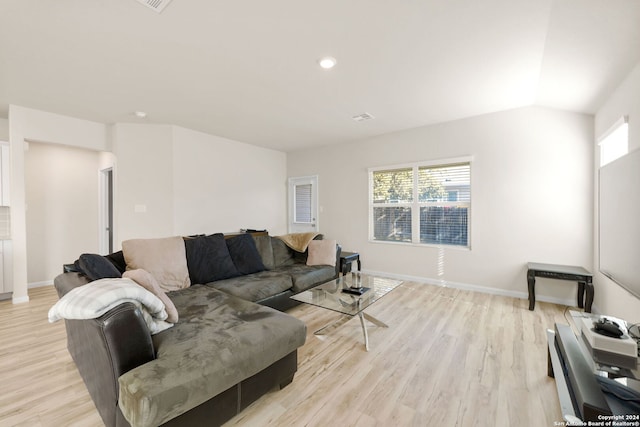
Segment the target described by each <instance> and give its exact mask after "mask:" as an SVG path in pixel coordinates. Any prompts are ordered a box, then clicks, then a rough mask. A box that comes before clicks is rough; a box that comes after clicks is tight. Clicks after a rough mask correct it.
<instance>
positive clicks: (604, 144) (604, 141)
mask: <svg viewBox="0 0 640 427" xmlns="http://www.w3.org/2000/svg"><path fill="white" fill-rule="evenodd" d="M598 145H599V146H600V167H602V166H604V165H606V164H608V163H611V162H613V161H614V160H616V159H619V158H620V157H622V156H624V155H625V154H627V153H628V152H629V118H628V117H627V116H623V117H620V118H619V119H618V120H616V122H615V123H614V124H613V125H611V127H610V128H609V129H607V131H605V132H604V133H603V134H602V135H600V137H599V138H598Z"/></svg>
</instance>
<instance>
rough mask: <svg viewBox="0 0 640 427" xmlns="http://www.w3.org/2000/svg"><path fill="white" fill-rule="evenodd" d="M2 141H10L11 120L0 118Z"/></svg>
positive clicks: (0, 136) (0, 138) (0, 139)
mask: <svg viewBox="0 0 640 427" xmlns="http://www.w3.org/2000/svg"><path fill="white" fill-rule="evenodd" d="M0 141H7V142H8V141H9V119H4V118H2V117H0Z"/></svg>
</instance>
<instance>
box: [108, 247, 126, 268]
mask: <svg viewBox="0 0 640 427" xmlns="http://www.w3.org/2000/svg"><path fill="white" fill-rule="evenodd" d="M104 257H105V258H106V259H108V260H109V261H111V263H112V264H113V265H115V266H116V268H117V269H118V271H119V272H120V273H124V272H125V271H127V263H126V261H125V260H124V254H123V253H122V251H118V252H114V253H112V254H109V255H105V256H104Z"/></svg>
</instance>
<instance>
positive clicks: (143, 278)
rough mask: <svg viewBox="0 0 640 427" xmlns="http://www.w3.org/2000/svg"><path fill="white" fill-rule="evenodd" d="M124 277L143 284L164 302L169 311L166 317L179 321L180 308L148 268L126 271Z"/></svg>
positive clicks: (175, 321) (169, 319)
mask: <svg viewBox="0 0 640 427" xmlns="http://www.w3.org/2000/svg"><path fill="white" fill-rule="evenodd" d="M122 277H125V278H129V279H131V280H133V281H134V282H136V283H137V284H138V285H140V286H142V287H143V288H145V289H146V290H148V291H149V292H151V293H152V294H154V295H155V296H157V297H158V298H159V299H160V301H162V303H163V304H164V309H165V310H166V312H167V318H166V319H165V320H166V321H167V322H169V323H177V322H178V310H177V309H176V306H175V304H173V301H171V299H170V298H169V297H168V296H167V294H165V293H164V291H163V290H162V289H161V288H160V285H158V282H157V280H156V279H155V278H154V277H153V276H152V275H151V274H150V273H149V272H148V271H146V270H143V269H141V268H138V269H137V270H129V271H125V272H124V274H123V275H122Z"/></svg>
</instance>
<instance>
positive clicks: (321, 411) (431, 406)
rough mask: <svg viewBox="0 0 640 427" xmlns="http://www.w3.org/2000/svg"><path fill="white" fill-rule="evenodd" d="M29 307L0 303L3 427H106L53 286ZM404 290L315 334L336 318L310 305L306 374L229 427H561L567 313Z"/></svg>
mask: <svg viewBox="0 0 640 427" xmlns="http://www.w3.org/2000/svg"><path fill="white" fill-rule="evenodd" d="M29 294H30V295H29V296H30V299H31V301H30V302H29V303H26V304H18V305H12V304H11V302H8V301H6V302H0V384H1V386H2V391H1V392H0V427H4V426H83V427H84V426H101V425H102V422H101V419H100V417H99V415H98V414H97V411H96V409H95V407H94V405H93V402H92V401H91V398H90V397H89V394H88V393H87V391H86V389H85V386H84V384H83V382H82V380H81V378H80V376H79V374H78V373H77V371H76V368H75V365H74V363H73V361H72V360H71V357H70V356H69V353H68V352H67V349H66V337H65V329H64V323H63V322H58V323H54V324H49V323H48V322H47V311H48V309H49V308H50V307H51V305H53V304H54V303H55V301H57V296H56V294H55V291H54V289H53V288H52V287H43V288H36V289H33V290H31V291H30V292H29ZM527 306H528V302H527V301H526V300H519V299H514V298H508V297H501V296H495V295H488V294H481V293H475V292H470V291H463V290H458V289H451V288H443V287H437V286H431V285H426V284H421V283H413V282H405V283H404V284H403V285H401V286H400V287H398V288H396V289H395V290H394V291H392V292H391V293H390V294H389V295H387V296H386V297H384V298H383V299H381V300H380V301H378V302H376V303H375V304H374V305H373V306H371V307H370V308H369V309H368V310H367V312H368V313H370V314H372V315H373V316H375V317H378V318H379V319H380V320H382V321H384V322H385V323H387V324H388V325H389V326H390V327H389V328H380V327H377V326H374V325H372V324H369V340H370V347H371V350H370V351H369V352H366V351H365V349H364V343H363V337H362V330H361V328H360V323H359V321H358V319H357V318H354V319H352V320H350V321H349V322H347V323H345V324H343V325H341V326H340V327H338V328H335V329H333V330H332V331H330V332H329V333H328V334H327V335H324V336H315V335H314V334H313V332H314V331H315V330H317V329H320V328H321V327H322V326H324V325H326V324H328V323H330V322H331V321H333V320H335V319H336V318H337V316H338V315H337V313H333V312H330V311H328V310H324V309H321V308H318V307H313V306H308V305H304V304H303V305H301V306H298V307H296V308H294V309H292V310H290V311H289V313H290V314H291V315H293V316H296V317H297V318H299V319H301V320H303V321H304V322H305V323H306V324H307V329H308V331H307V342H306V344H305V345H304V346H303V347H302V348H300V349H299V352H298V373H297V374H296V377H295V379H294V381H293V383H291V384H290V385H289V386H287V387H286V388H285V389H283V390H279V391H278V390H274V391H272V392H270V393H268V394H267V395H265V396H263V397H262V398H261V399H260V400H258V401H257V402H255V403H254V404H252V405H251V406H250V407H249V408H247V409H246V410H245V411H243V412H242V413H241V414H239V415H238V416H236V417H235V418H233V419H232V420H231V421H229V422H228V423H227V424H226V425H225V426H226V427H231V426H334V425H335V426H390V425H394V426H491V427H493V426H512V425H518V426H553V425H554V422H557V421H562V417H561V413H560V406H559V403H558V397H557V393H556V389H555V382H554V381H553V379H551V378H548V377H547V350H546V335H545V331H546V329H548V328H552V327H553V324H554V323H555V322H563V323H567V321H566V319H565V317H564V315H563V313H564V310H565V307H564V306H558V305H554V304H548V303H544V302H538V303H537V304H536V309H535V311H529V310H528V309H527Z"/></svg>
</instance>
